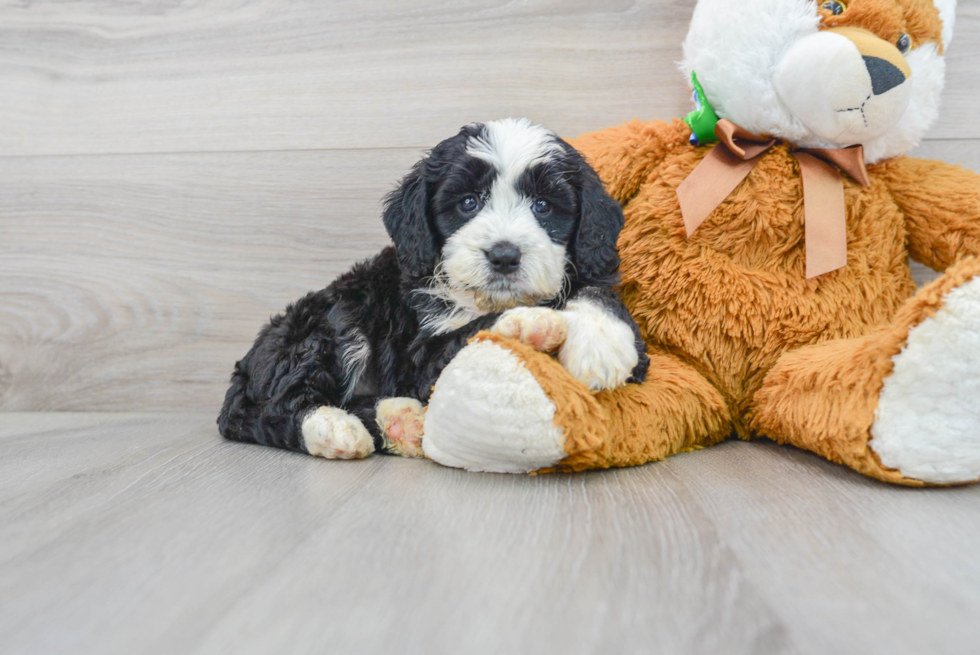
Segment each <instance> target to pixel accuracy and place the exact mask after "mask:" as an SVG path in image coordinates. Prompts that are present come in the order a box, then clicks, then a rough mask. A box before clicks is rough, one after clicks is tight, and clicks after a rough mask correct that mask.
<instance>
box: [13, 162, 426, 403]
mask: <svg viewBox="0 0 980 655" xmlns="http://www.w3.org/2000/svg"><path fill="white" fill-rule="evenodd" d="M416 157H417V153H416V152H414V151H412V150H367V151H332V152H326V153H246V154H205V155H167V156H161V155H153V156H146V155H135V156H130V155H126V156H87V157H51V158H48V157H45V158H27V159H9V158H8V159H2V158H0V198H2V199H3V200H2V202H0V408H3V409H40V410H66V409H75V410H92V409H106V410H142V409H150V408H157V409H159V408H174V407H194V408H205V409H209V408H214V407H215V405H216V404H217V403H218V402H219V401H220V398H221V394H222V393H223V387H224V383H225V380H227V377H228V374H229V373H230V372H231V366H232V364H233V363H234V361H235V360H236V359H237V358H239V357H241V356H242V355H243V354H244V353H245V350H246V349H247V347H248V345H249V344H250V343H251V340H252V339H253V338H254V336H255V334H256V332H257V331H258V329H259V327H261V324H262V323H263V322H264V321H265V320H267V319H268V317H269V315H270V314H271V313H273V312H276V311H280V310H281V309H282V308H283V307H284V306H285V305H286V304H287V303H288V302H290V301H292V300H295V299H296V298H299V297H300V296H301V295H302V294H304V293H306V292H307V291H309V290H310V289H314V288H321V287H322V286H324V285H325V284H326V283H328V282H329V281H330V280H331V279H332V278H333V277H335V276H336V275H337V274H339V273H341V272H342V271H343V270H345V269H346V268H348V267H349V266H350V264H351V263H353V262H354V261H356V260H359V259H363V258H365V257H367V256H369V255H371V254H372V253H374V252H376V251H378V250H380V249H381V248H382V247H383V246H384V245H385V244H386V243H387V242H388V239H387V235H386V234H385V231H384V228H383V227H382V225H381V220H380V211H379V201H380V198H381V197H382V196H383V194H384V193H385V192H386V191H387V190H388V189H389V188H390V187H391V186H392V185H393V183H394V182H395V181H396V180H397V179H398V178H399V177H400V176H401V175H402V174H403V173H404V172H405V171H407V170H408V168H409V166H410V165H411V163H412V162H413V161H414V160H415V159H416Z"/></svg>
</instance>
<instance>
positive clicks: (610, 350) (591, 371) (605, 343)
mask: <svg viewBox="0 0 980 655" xmlns="http://www.w3.org/2000/svg"><path fill="white" fill-rule="evenodd" d="M562 314H563V315H564V316H565V321H566V322H567V323H568V336H567V337H566V338H565V343H564V344H563V345H562V347H561V348H560V349H559V350H558V361H560V362H561V363H562V366H564V367H565V369H566V370H567V371H568V372H569V373H571V374H572V376H574V377H575V379H577V380H580V381H582V382H584V383H585V384H586V385H588V387H589V388H590V389H592V390H593V391H601V390H602V389H614V388H616V387H620V386H622V385H624V384H626V381H627V380H628V379H629V377H630V375H631V374H632V372H633V369H634V368H635V367H636V364H637V363H638V362H639V359H640V356H639V355H638V354H637V352H636V342H635V338H634V336H633V330H632V329H631V328H630V326H629V325H627V324H626V323H624V322H622V321H620V320H619V319H618V318H616V317H615V316H613V315H612V314H610V313H609V312H607V311H606V310H605V309H603V308H602V307H599V306H597V305H595V304H593V303H590V302H588V301H586V300H579V301H573V302H570V303H568V307H567V309H566V310H565V311H563V312H562Z"/></svg>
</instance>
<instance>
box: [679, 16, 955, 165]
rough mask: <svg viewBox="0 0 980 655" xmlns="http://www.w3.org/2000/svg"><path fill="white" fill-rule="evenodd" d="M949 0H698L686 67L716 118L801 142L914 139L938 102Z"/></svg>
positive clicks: (883, 147)
mask: <svg viewBox="0 0 980 655" xmlns="http://www.w3.org/2000/svg"><path fill="white" fill-rule="evenodd" d="M955 9H956V0H834V1H826V0H740V1H738V2H733V1H732V0H699V2H698V4H697V6H696V8H695V10H694V16H693V18H692V20H691V28H690V31H689V32H688V36H687V39H686V40H685V42H684V61H683V63H682V69H683V70H684V72H685V73H686V74H687V75H688V76H689V77H690V75H691V73H694V74H696V75H697V79H698V81H699V82H700V85H701V86H702V87H703V92H704V94H705V96H706V98H707V100H708V102H709V103H710V104H711V105H712V106H713V108H714V110H715V112H716V113H717V114H718V116H719V117H721V118H727V119H729V120H730V121H732V122H734V123H736V124H737V125H739V126H741V127H743V128H745V129H746V130H748V131H750V132H754V133H756V134H765V135H772V136H776V137H779V138H782V139H785V140H787V141H789V142H791V143H793V144H795V145H797V146H800V147H807V148H840V147H845V146H850V145H855V144H861V145H863V146H864V152H865V159H866V161H867V162H868V163H874V162H877V161H881V160H883V159H887V158H889V157H894V156H896V155H900V154H903V153H905V152H908V151H909V150H910V149H912V148H913V147H914V146H915V145H916V144H917V143H918V142H919V140H920V139H921V138H922V136H923V135H924V134H925V133H926V131H927V130H928V129H929V127H930V125H932V123H933V121H934V120H935V119H936V117H937V115H938V112H939V96H940V93H941V91H942V87H943V80H944V76H945V62H944V59H943V55H944V48H945V47H946V46H947V45H948V44H949V42H950V39H952V36H953V23H954V12H955Z"/></svg>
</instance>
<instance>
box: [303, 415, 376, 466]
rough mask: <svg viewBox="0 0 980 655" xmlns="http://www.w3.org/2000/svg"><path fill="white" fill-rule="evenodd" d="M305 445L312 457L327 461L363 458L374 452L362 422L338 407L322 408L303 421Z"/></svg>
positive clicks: (368, 434)
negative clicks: (323, 458)
mask: <svg viewBox="0 0 980 655" xmlns="http://www.w3.org/2000/svg"><path fill="white" fill-rule="evenodd" d="M303 443H304V444H305V445H306V450H308V451H309V453H310V454H311V455H318V456H320V457H325V458H327V459H363V458H365V457H367V456H368V455H370V454H371V453H373V452H374V440H373V439H371V435H370V433H368V431H367V429H366V428H365V427H364V424H363V423H361V420H360V419H359V418H357V417H356V416H352V415H350V414H348V413H347V412H345V411H344V410H342V409H337V408H336V407H320V408H318V409H316V410H315V411H313V412H310V414H309V415H308V416H307V417H306V418H305V419H303Z"/></svg>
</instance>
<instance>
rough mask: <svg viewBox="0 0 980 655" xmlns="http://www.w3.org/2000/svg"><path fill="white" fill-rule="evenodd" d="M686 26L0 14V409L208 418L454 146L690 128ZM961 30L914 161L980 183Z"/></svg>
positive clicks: (373, 12) (81, 8) (15, 7)
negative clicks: (522, 119) (269, 336)
mask: <svg viewBox="0 0 980 655" xmlns="http://www.w3.org/2000/svg"><path fill="white" fill-rule="evenodd" d="M693 4H694V0H677V1H667V0H641V1H639V2H635V1H626V0H602V1H600V0H528V1H527V2H507V1H498V2H491V3H486V2H476V1H475V0H453V1H452V2H436V1H434V0H412V1H410V2H407V1H398V2H395V0H363V1H361V2H354V1H353V0H348V1H331V2H313V1H312V0H307V1H294V2H285V1H284V0H254V1H249V0H202V2H198V3H173V2H169V1H168V0H151V1H149V2H140V3H122V2H75V3H68V2H57V1H52V2H46V3H14V2H3V0H0V409H42V410H43V409H52V410H64V409H82V410H93V409H104V410H123V409H134V410H135V409H139V410H149V409H172V408H195V409H203V410H206V411H212V410H213V409H214V408H215V407H216V405H217V404H218V402H219V401H220V398H221V394H222V392H223V388H224V384H225V379H226V378H227V375H228V373H229V371H230V368H231V365H232V363H233V362H234V360H235V359H236V358H238V357H240V356H241V354H243V353H244V352H245V349H246V348H247V347H248V345H249V343H250V342H251V339H252V338H253V336H254V334H255V332H256V330H257V329H258V327H259V326H260V325H261V324H262V322H263V321H264V320H265V319H266V318H267V317H268V316H269V314H271V313H273V312H276V311H279V310H280V309H281V308H282V307H283V306H284V305H285V304H286V303H287V302H289V301H290V300H293V299H295V298H297V297H298V296H299V295H301V294H302V293H304V292H305V291H307V290H309V289H312V288H318V287H321V286H323V285H324V284H326V283H327V282H328V281H329V280H330V279H331V278H332V277H334V276H335V275H336V274H337V273H339V272H341V271H342V270H344V269H346V268H347V267H348V266H349V265H350V264H351V263H353V262H354V261H355V260H357V259H359V258H363V257H366V256H368V255H370V254H372V253H373V252H376V251H377V250H378V249H379V248H380V247H382V246H383V245H384V244H385V243H386V242H387V238H386V236H385V234H384V231H383V229H382V228H381V224H380V221H379V217H378V215H379V206H378V204H379V200H380V198H381V197H382V196H383V194H384V193H385V191H387V190H388V189H390V188H391V187H392V186H393V185H394V184H395V183H396V181H397V179H398V178H399V177H400V176H401V175H402V174H403V173H404V172H405V171H406V170H407V168H408V167H409V165H410V164H411V163H412V162H413V161H414V160H415V159H416V158H417V156H418V155H419V153H420V151H421V150H422V149H423V148H427V147H431V146H432V145H433V144H434V143H436V142H437V141H438V140H440V139H442V138H444V137H446V136H448V135H449V134H451V133H453V132H455V130H456V129H457V128H458V127H459V126H460V125H461V124H463V123H465V122H468V121H471V120H474V119H484V118H487V117H497V116H504V115H528V116H530V117H532V118H534V119H536V120H538V121H541V122H543V123H545V124H547V125H549V126H550V127H552V128H554V129H556V130H557V131H559V132H560V133H562V134H568V135H574V134H577V133H580V132H582V131H586V130H591V129H598V128H601V127H603V126H605V125H608V124H613V123H617V122H619V121H621V120H626V119H629V118H632V117H634V116H641V117H648V118H653V117H670V116H675V115H680V114H683V113H684V112H686V111H687V109H688V107H689V101H688V98H687V92H686V91H685V89H684V84H683V80H681V79H680V76H679V74H678V73H677V71H676V66H675V62H676V61H677V60H678V59H679V58H680V56H681V55H680V42H681V40H682V38H683V35H684V32H685V30H686V26H687V22H688V19H689V17H690V12H691V7H692V6H693ZM958 13H959V19H958V27H957V40H956V41H955V42H954V45H953V47H952V48H951V50H950V53H949V61H948V63H949V84H948V88H947V92H946V104H945V109H944V111H943V115H942V118H941V120H940V121H939V124H938V125H937V127H936V128H935V129H934V130H933V132H932V135H931V136H932V140H930V141H927V142H926V143H925V144H924V145H923V147H922V148H921V149H920V153H921V154H922V156H932V157H938V158H942V159H946V160H948V161H954V162H962V163H964V164H965V165H967V166H969V167H972V168H974V169H977V170H980V155H978V154H977V152H978V145H980V140H970V139H966V138H961V137H968V136H975V137H980V132H977V131H976V130H977V128H975V127H974V124H973V121H972V114H973V111H974V107H975V102H976V101H975V99H976V93H977V92H976V89H977V88H978V86H980V84H978V83H980V80H978V77H977V76H978V73H977V71H978V70H980V66H978V64H980V62H978V61H977V59H978V51H977V49H976V48H974V47H971V46H972V44H973V43H975V42H976V41H977V36H980V3H973V2H970V3H967V2H961V4H960V8H959V11H958ZM933 275H934V274H932V273H931V272H929V271H927V270H925V269H922V268H921V267H920V268H919V269H917V279H920V280H922V281H925V280H927V279H929V278H930V277H932V276H933Z"/></svg>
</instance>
